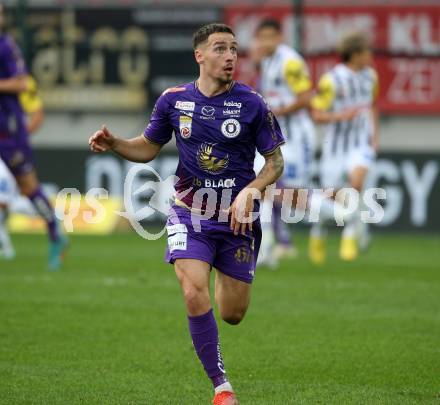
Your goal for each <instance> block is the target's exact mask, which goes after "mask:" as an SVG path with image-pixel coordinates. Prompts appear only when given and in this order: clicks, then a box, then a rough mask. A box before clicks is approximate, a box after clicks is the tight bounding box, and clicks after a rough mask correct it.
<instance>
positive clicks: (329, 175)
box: [320, 146, 376, 188]
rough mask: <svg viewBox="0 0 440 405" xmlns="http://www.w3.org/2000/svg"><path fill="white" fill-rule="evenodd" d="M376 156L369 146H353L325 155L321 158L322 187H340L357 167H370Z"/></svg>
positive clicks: (344, 184) (345, 183)
mask: <svg viewBox="0 0 440 405" xmlns="http://www.w3.org/2000/svg"><path fill="white" fill-rule="evenodd" d="M375 158H376V153H375V152H374V150H373V148H372V147H371V146H365V147H363V148H354V149H351V150H350V151H348V152H347V153H344V154H335V155H326V154H324V155H323V156H322V159H321V165H320V180H321V186H322V187H324V188H342V187H344V186H346V185H347V181H348V177H349V175H350V173H352V172H353V170H354V169H356V168H357V167H365V168H366V169H370V168H371V166H372V165H373V163H374V160H375Z"/></svg>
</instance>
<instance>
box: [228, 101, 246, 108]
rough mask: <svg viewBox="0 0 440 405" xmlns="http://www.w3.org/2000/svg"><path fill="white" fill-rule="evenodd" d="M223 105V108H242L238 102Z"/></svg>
mask: <svg viewBox="0 0 440 405" xmlns="http://www.w3.org/2000/svg"><path fill="white" fill-rule="evenodd" d="M223 105H224V106H225V107H236V108H241V106H242V104H241V103H240V102H238V101H225V102H224V103H223Z"/></svg>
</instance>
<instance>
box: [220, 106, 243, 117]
mask: <svg viewBox="0 0 440 405" xmlns="http://www.w3.org/2000/svg"><path fill="white" fill-rule="evenodd" d="M240 112H241V110H230V109H229V108H227V109H226V110H223V115H227V116H229V117H239V116H240Z"/></svg>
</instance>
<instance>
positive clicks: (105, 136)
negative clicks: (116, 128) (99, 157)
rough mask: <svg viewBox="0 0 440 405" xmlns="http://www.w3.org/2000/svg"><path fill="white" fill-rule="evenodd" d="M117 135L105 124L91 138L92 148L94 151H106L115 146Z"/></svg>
mask: <svg viewBox="0 0 440 405" xmlns="http://www.w3.org/2000/svg"><path fill="white" fill-rule="evenodd" d="M115 139H116V138H115V136H114V135H113V134H112V133H111V132H110V131H109V130H108V129H107V127H106V126H105V125H103V126H102V128H101V129H100V130H98V131H96V132H95V133H94V134H93V135H92V136H91V137H90V138H89V145H90V149H91V150H92V151H93V152H98V153H99V152H106V151H108V150H111V149H112V148H113V144H114V143H115Z"/></svg>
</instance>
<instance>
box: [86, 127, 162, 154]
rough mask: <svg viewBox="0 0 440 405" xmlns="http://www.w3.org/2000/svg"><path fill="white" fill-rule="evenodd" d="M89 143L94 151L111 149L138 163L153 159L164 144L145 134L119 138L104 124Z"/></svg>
mask: <svg viewBox="0 0 440 405" xmlns="http://www.w3.org/2000/svg"><path fill="white" fill-rule="evenodd" d="M89 145H90V149H91V150H92V151H93V152H98V153H100V152H107V151H110V150H111V151H113V152H115V153H116V154H118V155H119V156H121V157H123V158H124V159H127V160H130V161H131V162H137V163H148V162H150V161H152V160H153V159H154V158H155V157H156V156H157V155H158V153H159V152H160V150H161V148H162V145H160V144H157V143H153V142H151V141H150V140H148V139H147V138H145V136H144V135H139V136H137V137H135V138H131V139H123V138H119V137H117V136H115V135H114V134H112V133H111V132H110V131H109V130H108V129H107V127H106V126H104V125H103V126H102V128H101V129H100V130H98V131H96V132H95V133H94V134H93V135H92V136H91V137H90V139H89Z"/></svg>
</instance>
